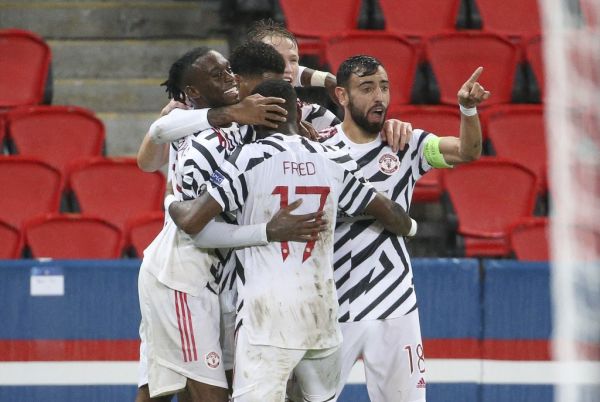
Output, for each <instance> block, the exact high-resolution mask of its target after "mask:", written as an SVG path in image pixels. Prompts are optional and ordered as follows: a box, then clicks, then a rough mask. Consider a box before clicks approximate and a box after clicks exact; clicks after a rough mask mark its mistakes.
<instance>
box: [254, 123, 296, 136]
mask: <svg viewBox="0 0 600 402" xmlns="http://www.w3.org/2000/svg"><path fill="white" fill-rule="evenodd" d="M271 134H283V135H295V134H300V132H299V130H298V126H297V125H296V124H289V123H283V124H281V125H279V127H277V128H265V127H262V126H257V127H256V138H257V139H261V138H266V137H268V136H270V135H271Z"/></svg>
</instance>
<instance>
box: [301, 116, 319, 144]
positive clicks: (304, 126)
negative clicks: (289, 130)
mask: <svg viewBox="0 0 600 402" xmlns="http://www.w3.org/2000/svg"><path fill="white" fill-rule="evenodd" d="M298 128H299V129H300V135H301V136H303V137H306V138H308V139H309V140H313V141H317V140H318V139H319V133H317V130H315V128H314V127H313V125H312V124H310V123H309V122H307V121H304V120H300V124H299V125H298Z"/></svg>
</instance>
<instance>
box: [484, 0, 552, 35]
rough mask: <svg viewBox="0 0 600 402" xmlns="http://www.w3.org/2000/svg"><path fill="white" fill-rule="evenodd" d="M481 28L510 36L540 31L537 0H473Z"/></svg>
mask: <svg viewBox="0 0 600 402" xmlns="http://www.w3.org/2000/svg"><path fill="white" fill-rule="evenodd" d="M475 3H477V6H478V8H479V14H480V15H481V20H482V23H483V29H484V30H486V31H490V32H495V33H500V34H503V35H510V36H531V35H536V34H538V33H540V32H541V29H540V26H541V20H540V12H539V7H538V0H502V1H498V0H475Z"/></svg>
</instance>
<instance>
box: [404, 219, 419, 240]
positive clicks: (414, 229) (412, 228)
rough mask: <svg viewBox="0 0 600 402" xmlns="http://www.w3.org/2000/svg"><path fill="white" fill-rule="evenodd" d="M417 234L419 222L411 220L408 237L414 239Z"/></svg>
mask: <svg viewBox="0 0 600 402" xmlns="http://www.w3.org/2000/svg"><path fill="white" fill-rule="evenodd" d="M416 234H417V221H415V220H414V219H413V218H410V230H409V231H408V234H407V235H406V236H407V237H413V236H414V235H416Z"/></svg>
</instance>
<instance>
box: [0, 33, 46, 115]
mask: <svg viewBox="0 0 600 402" xmlns="http://www.w3.org/2000/svg"><path fill="white" fill-rule="evenodd" d="M0 54H1V55H2V57H0V108H10V107H15V106H22V105H35V104H38V103H41V102H42V100H43V99H44V90H45V87H46V79H47V76H48V69H49V68H50V57H51V54H50V47H48V45H47V44H46V42H44V40H43V39H42V38H40V37H39V36H37V35H35V34H33V33H31V32H28V31H23V30H19V29H4V30H0Z"/></svg>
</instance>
